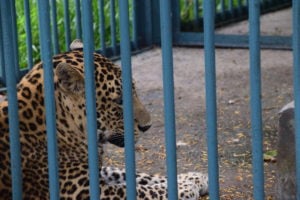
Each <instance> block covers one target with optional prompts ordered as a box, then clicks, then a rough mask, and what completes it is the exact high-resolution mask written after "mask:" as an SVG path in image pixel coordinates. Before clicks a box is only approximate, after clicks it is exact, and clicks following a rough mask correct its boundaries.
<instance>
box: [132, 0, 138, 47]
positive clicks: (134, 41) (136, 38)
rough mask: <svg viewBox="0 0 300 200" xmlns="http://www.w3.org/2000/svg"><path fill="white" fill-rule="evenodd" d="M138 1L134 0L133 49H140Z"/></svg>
mask: <svg viewBox="0 0 300 200" xmlns="http://www.w3.org/2000/svg"><path fill="white" fill-rule="evenodd" d="M136 12H138V10H137V9H136V0H132V41H133V48H134V49H136V48H138V46H137V45H138V36H137V20H136V16H137V14H136Z"/></svg>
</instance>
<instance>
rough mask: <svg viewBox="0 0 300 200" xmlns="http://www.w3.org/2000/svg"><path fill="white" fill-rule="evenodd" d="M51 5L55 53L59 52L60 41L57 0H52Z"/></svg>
mask: <svg viewBox="0 0 300 200" xmlns="http://www.w3.org/2000/svg"><path fill="white" fill-rule="evenodd" d="M50 5H51V22H52V23H51V25H52V27H51V31H52V39H53V52H54V54H58V53H59V42H58V29H57V12H56V0H51V1H50Z"/></svg>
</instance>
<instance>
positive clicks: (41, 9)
mask: <svg viewBox="0 0 300 200" xmlns="http://www.w3.org/2000/svg"><path fill="white" fill-rule="evenodd" d="M38 15H39V31H40V44H41V53H42V61H43V69H44V85H45V87H44V95H45V98H44V101H45V107H46V127H47V147H48V173H49V188H50V190H49V191H50V199H51V200H58V199H59V181H58V161H57V158H58V150H57V138H56V117H55V116H56V112H55V111H56V109H55V98H54V83H53V64H52V53H51V36H50V33H51V31H50V6H49V1H44V0H39V1H38Z"/></svg>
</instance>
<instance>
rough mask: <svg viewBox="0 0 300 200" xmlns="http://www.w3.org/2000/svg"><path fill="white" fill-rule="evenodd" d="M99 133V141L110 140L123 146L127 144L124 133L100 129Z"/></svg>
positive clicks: (106, 141) (105, 141)
mask: <svg viewBox="0 0 300 200" xmlns="http://www.w3.org/2000/svg"><path fill="white" fill-rule="evenodd" d="M97 134H98V142H99V143H102V144H105V143H108V142H109V143H111V144H113V145H116V146H118V147H121V148H124V146H125V142H124V133H119V132H111V131H101V130H98V131H97Z"/></svg>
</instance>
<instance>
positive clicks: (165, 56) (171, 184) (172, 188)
mask: <svg viewBox="0 0 300 200" xmlns="http://www.w3.org/2000/svg"><path fill="white" fill-rule="evenodd" d="M160 30H161V48H162V62H163V63H162V65H163V92H164V119H165V141H166V155H167V176H168V191H169V192H168V199H170V200H176V199H178V192H177V191H178V188H177V160H176V125H175V123H176V122H175V103H174V78H173V52H172V21H171V2H170V0H160Z"/></svg>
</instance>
